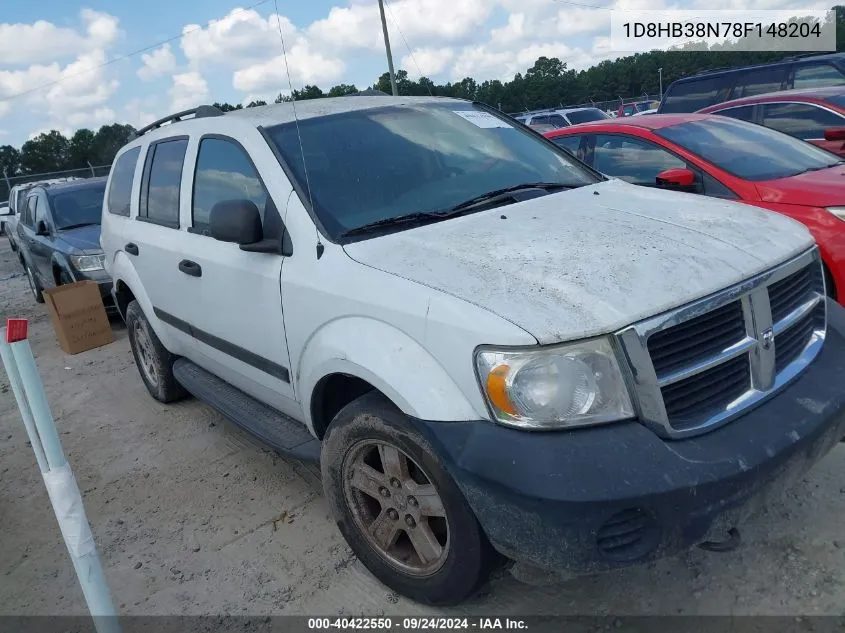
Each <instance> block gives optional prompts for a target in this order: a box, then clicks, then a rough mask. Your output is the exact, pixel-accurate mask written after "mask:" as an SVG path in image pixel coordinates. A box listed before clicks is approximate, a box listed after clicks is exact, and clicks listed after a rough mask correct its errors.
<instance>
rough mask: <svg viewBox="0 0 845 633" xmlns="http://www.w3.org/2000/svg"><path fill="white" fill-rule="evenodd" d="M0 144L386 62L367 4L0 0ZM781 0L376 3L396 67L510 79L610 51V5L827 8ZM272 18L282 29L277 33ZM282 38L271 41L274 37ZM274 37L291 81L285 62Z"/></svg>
mask: <svg viewBox="0 0 845 633" xmlns="http://www.w3.org/2000/svg"><path fill="white" fill-rule="evenodd" d="M2 4H3V5H4V6H3V8H2V11H0V145H4V144H11V145H14V146H16V147H20V145H22V144H23V143H24V142H25V141H27V140H28V139H30V138H32V137H34V136H36V135H37V134H39V133H41V132H44V131H49V130H51V129H56V130H59V131H61V132H62V133H64V134H66V135H68V136H69V135H71V134H72V133H73V131H74V130H76V129H78V128H80V127H88V128H92V129H97V128H99V126H101V125H103V124H109V123H114V122H119V123H129V124H131V125H134V126H136V127H138V126H141V125H144V124H146V123H149V122H151V121H153V120H155V119H156V118H160V117H162V116H166V115H167V114H170V113H172V112H175V111H178V110H182V109H187V108H191V107H194V106H196V105H199V104H202V103H212V102H215V101H220V102H224V101H227V102H229V103H244V104H245V103H248V102H249V101H252V100H254V99H264V100H267V101H271V100H272V99H274V98H275V97H276V95H278V94H279V93H280V92H283V93H288V92H289V91H290V85H291V84H292V85H293V87H294V88H301V87H302V86H304V85H305V84H317V85H319V86H320V87H322V88H323V89H328V88H330V87H331V86H333V85H336V84H339V83H352V84H355V85H357V86H358V87H359V88H362V87H366V86H369V85H372V83H373V82H374V81H375V80H376V79H377V78H378V76H379V75H380V74H381V73H383V72H385V71H386V70H387V66H386V61H385V55H384V42H383V38H382V32H381V24H380V21H379V13H378V4H377V1H376V0H307V1H303V0H263V2H259V0H245V1H244V2H242V3H241V4H237V3H233V2H232V1H231V0H205V1H204V2H202V3H199V2H180V1H179V0H142V1H138V2H136V1H133V2H129V1H128V0H88V1H84V2H81V3H79V2H76V1H75V0H38V1H37V2H26V1H24V0H21V1H17V0H3V1H2ZM832 4H833V3H832V2H824V1H822V2H814V1H812V0H809V1H804V2H793V1H792V0H674V1H673V0H571V1H570V0H386V6H387V19H388V27H389V29H390V40H391V45H392V48H393V55H394V59H395V63H396V67H397V68H404V69H406V70H407V71H408V73H409V75H410V76H411V77H412V78H415V77H418V76H420V74H422V75H425V76H428V77H431V78H432V79H434V80H435V81H436V82H445V81H450V80H452V81H455V80H460V79H462V78H464V77H467V76H471V77H473V78H474V79H476V80H478V81H483V80H485V79H501V80H510V79H512V78H513V75H514V74H515V73H516V72H524V71H525V70H526V69H527V68H528V67H529V66H530V65H531V64H533V62H534V61H535V60H536V59H537V57H539V56H541V55H546V56H550V57H551V56H554V57H558V58H560V59H562V60H564V61H566V62H567V64H568V66H569V67H570V68H575V69H582V68H586V67H589V66H591V65H593V64H595V63H597V62H599V61H601V60H603V59H609V58H611V59H612V58H614V57H618V56H619V55H620V53H614V52H612V51H611V50H610V47H609V41H610V37H609V36H610V31H609V29H610V26H609V25H610V9H611V8H612V9H616V10H625V11H629V12H631V13H632V15H635V14H636V12H637V10H644V9H663V8H674V9H705V8H706V9H720V8H724V9H752V8H753V9H769V8H771V9H775V8H792V7H801V8H828V7H829V6H832ZM280 27H281V34H280ZM282 36H283V38H282ZM282 39H284V43H285V46H286V49H287V62H288V67H289V68H290V81H291V83H289V82H288V75H287V74H286V72H285V63H284V57H283V56H282Z"/></svg>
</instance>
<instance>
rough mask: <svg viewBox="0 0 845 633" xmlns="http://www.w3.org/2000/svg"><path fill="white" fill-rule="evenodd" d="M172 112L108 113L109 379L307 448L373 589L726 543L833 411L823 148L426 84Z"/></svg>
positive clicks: (598, 565) (473, 583) (834, 277)
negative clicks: (524, 107) (132, 364)
mask: <svg viewBox="0 0 845 633" xmlns="http://www.w3.org/2000/svg"><path fill="white" fill-rule="evenodd" d="M190 114H191V113H184V112H183V113H179V114H178V115H174V116H173V117H168V118H166V119H162V120H160V121H157V122H155V123H153V124H151V125H150V126H148V127H147V128H145V129H142V130H139V134H138V136H137V138H136V139H134V140H133V141H132V142H130V143H129V144H128V145H126V146H125V147H124V148H122V149H121V150H120V151H119V152H118V154H117V157H116V158H115V162H114V165H113V168H112V171H111V174H110V176H109V179H108V184H107V185H106V188H105V195H104V201H103V211H102V236H101V240H100V241H101V243H102V246H103V251H104V253H103V260H104V262H103V263H104V266H105V269H106V271H107V272H108V274H109V275H110V277H111V279H112V280H113V286H112V294H113V297H114V302H115V305H116V306H117V308H118V310H119V312H120V313H121V315H122V316H123V318H124V319H125V321H126V323H127V331H128V338H129V342H130V345H131V348H132V352H133V354H134V357H135V361H136V364H137V366H138V370H139V375H140V379H141V380H142V382H143V383H144V385H145V386H146V388H147V390H148V391H149V393H150V395H151V396H152V397H153V398H155V399H157V400H159V401H161V402H172V401H175V400H177V399H179V398H181V397H183V396H185V395H186V394H188V393H190V394H193V395H194V396H196V397H198V398H200V399H202V400H204V401H206V402H207V403H209V404H210V405H211V406H213V407H215V408H217V409H218V410H219V411H221V412H222V413H223V414H224V415H225V416H227V417H228V418H229V419H230V420H232V421H233V422H235V423H236V424H238V425H240V426H242V427H244V428H245V429H247V430H248V431H250V432H251V433H253V434H255V435H256V436H258V437H259V438H261V439H262V440H263V441H265V442H266V443H268V444H269V445H270V446H272V447H273V448H275V449H276V450H278V451H280V452H282V453H284V454H288V455H291V456H294V457H297V458H300V459H313V460H319V462H320V465H321V469H322V473H323V486H324V490H325V493H326V498H327V501H328V505H329V507H330V508H331V511H332V514H333V517H334V520H335V521H336V522H337V524H338V527H339V528H340V530H341V532H342V534H343V536H344V537H345V538H346V540H347V541H348V543H349V544H350V546H351V548H352V549H353V551H354V552H355V554H356V555H357V556H358V558H359V559H360V560H361V561H362V562H363V564H364V565H365V566H366V567H367V568H369V569H370V570H371V571H372V572H373V574H375V575H376V577H378V578H379V579H380V580H381V581H382V582H384V583H385V584H386V585H388V586H389V587H390V588H392V589H393V590H395V591H398V592H400V593H402V594H404V595H406V596H409V597H411V598H412V599H414V600H417V601H420V602H426V603H432V604H455V603H458V602H461V601H463V600H464V599H466V598H467V597H468V596H470V595H472V594H473V593H474V592H475V591H476V590H477V589H478V588H479V587H480V586H481V585H482V584H483V583H484V582H485V580H486V579H487V577H488V576H489V574H490V573H491V571H492V570H493V569H494V568H495V567H496V566H497V565H499V564H500V563H501V562H502V561H503V560H510V561H515V562H516V564H518V565H524V566H528V567H543V568H552V569H555V570H568V571H571V572H573V573H594V572H598V571H603V570H610V569H615V568H618V567H624V566H627V565H631V564H636V563H644V562H648V561H652V560H655V559H657V558H660V557H663V556H667V555H673V554H676V553H678V552H681V551H683V550H684V549H686V548H688V547H691V546H693V545H695V544H702V543H704V544H705V545H707V546H710V547H712V548H721V549H726V548H730V547H733V546H735V539H736V531H735V530H734V529H729V528H734V527H735V526H736V525H738V524H739V523H740V522H741V520H742V519H743V518H744V517H745V516H746V514H747V513H748V512H750V511H751V510H752V509H753V508H754V507H755V506H756V505H757V504H759V502H760V500H761V499H762V498H764V496H765V494H764V493H767V492H769V491H771V490H773V489H779V488H782V487H784V486H785V485H786V484H787V483H789V482H790V481H791V480H793V479H795V478H796V477H798V476H800V475H801V474H802V473H803V472H804V471H805V470H806V469H807V468H809V467H810V466H811V465H812V464H813V463H814V462H815V461H816V460H818V459H819V458H820V457H821V456H823V455H824V454H826V453H827V452H828V451H829V450H830V449H831V448H832V447H833V446H834V445H835V444H836V442H838V441H839V439H840V438H842V437H843V435H845V392H843V390H842V388H841V385H842V384H843V380H845V363H843V362H842V359H843V355H845V309H843V308H842V307H840V306H839V305H837V304H836V303H835V302H834V301H833V300H832V299H831V298H830V297H828V296H826V294H835V293H836V292H837V289H838V288H845V286H842V283H843V282H845V277H843V264H844V263H843V261H842V257H841V252H842V249H841V247H840V246H839V245H838V243H835V240H836V239H838V237H837V236H838V234H839V232H840V229H839V226H840V224H842V220H841V219H840V217H841V216H840V215H837V214H838V213H839V211H838V207H837V206H836V205H838V204H845V200H842V201H840V198H839V197H838V196H839V193H838V191H839V189H841V185H838V184H837V183H838V182H839V178H840V177H841V173H840V172H841V171H842V168H841V167H839V166H838V165H839V161H838V158H837V157H835V156H833V155H832V154H830V153H828V152H826V151H824V150H822V149H819V148H816V147H813V146H811V145H809V144H806V143H804V142H803V141H799V140H796V139H793V138H791V137H789V136H786V135H784V134H781V133H779V132H775V131H771V130H767V129H766V128H763V127H760V126H756V125H754V124H751V123H746V122H743V121H737V120H731V119H730V118H726V117H718V116H712V115H710V116H708V115H684V116H673V117H670V116H660V115H653V116H639V117H625V118H624V120H623V119H619V118H617V119H616V120H614V121H610V120H608V118H607V117H606V116H604V113H602V116H601V117H600V118H599V120H597V121H594V122H591V123H582V124H578V125H568V126H567V127H566V128H564V129H560V130H556V131H551V132H549V131H547V132H546V133H547V134H548V135H549V136H550V137H551V138H549V139H546V138H543V137H542V136H541V135H540V134H537V133H536V132H534V131H532V130H529V129H528V128H527V127H526V125H521V124H517V123H515V122H514V121H513V119H511V118H509V117H508V116H506V115H503V114H502V113H500V112H498V111H496V110H494V109H491V108H487V107H485V106H483V105H480V104H476V103H470V102H466V101H461V100H456V99H446V98H426V97H408V98H397V97H387V96H384V97H367V96H359V97H356V98H354V99H350V98H336V99H323V100H320V101H305V102H301V103H299V104H298V105H297V107H296V109H294V108H293V107H292V105H291V104H288V103H282V104H274V105H270V106H264V107H257V108H249V109H246V110H240V111H235V112H230V113H227V114H225V115H224V114H223V113H222V112H220V111H219V110H217V109H216V108H213V107H201V108H197V109H196V110H194V111H192V114H193V115H194V117H193V118H188V117H189V115H190ZM532 116H533V115H532ZM542 116H551V115H549V114H546V115H542ZM561 116H563V115H561ZM566 116H567V117H568V116H570V115H569V114H566ZM525 123H527V125H531V124H532V123H533V124H535V125H538V124H542V125H551V123H549V122H542V123H538V122H537V121H535V120H533V119H529V120H528V121H526V122H525ZM567 123H571V121H569V120H568V121H567ZM556 143H561V144H563V145H565V146H566V147H567V150H564V148H563V147H561V146H560V145H557V144H556ZM570 152H571V153H570ZM384 156H389V157H390V160H383V159H382V157H384ZM575 156H577V157H578V158H576V157H575ZM614 172H616V174H614ZM605 173H606V174H608V175H609V176H614V175H616V176H617V177H615V178H609V177H607V176H606V175H604V174H605ZM626 180H627V181H628V182H626ZM641 184H642V185H648V186H638V185H641ZM814 187H815V188H816V189H813V188H814ZM810 190H812V191H810ZM808 191H809V192H808ZM813 192H823V195H822V193H813ZM44 195H45V196H49V189H46V190H45V191H44ZM813 196H817V197H813ZM825 196H826V197H825ZM748 203H750V204H748ZM792 207H795V208H792ZM50 208H51V209H52V206H51V207H50ZM37 209H38V207H37V206H36V207H35V210H36V211H37ZM772 209H773V210H775V211H778V213H772V212H770V210H772ZM789 216H791V217H795V218H800V219H801V221H802V222H803V223H804V224H805V225H802V224H801V223H799V222H796V221H794V220H793V219H791V218H790V217H789ZM808 218H812V219H813V221H812V222H811V221H809V219H808ZM54 224H55V222H54ZM34 226H35V229H36V232H37V229H38V223H37V222H36V223H35V225H34ZM806 226H809V227H810V230H808V229H807V228H806ZM843 226H845V225H843ZM811 231H813V234H815V235H816V238H817V240H818V242H819V243H820V244H821V249H820V248H819V246H817V245H816V241H817V240H814V238H813V234H811ZM826 280H827V283H826Z"/></svg>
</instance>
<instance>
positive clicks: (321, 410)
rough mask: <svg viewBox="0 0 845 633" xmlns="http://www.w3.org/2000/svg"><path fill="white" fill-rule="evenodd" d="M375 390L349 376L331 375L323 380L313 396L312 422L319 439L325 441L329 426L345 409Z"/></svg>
mask: <svg viewBox="0 0 845 633" xmlns="http://www.w3.org/2000/svg"><path fill="white" fill-rule="evenodd" d="M375 390H376V388H375V387H373V386H372V385H371V384H370V383H368V382H367V381H366V380H362V379H360V378H357V377H355V376H350V375H349V374H331V375H329V376H325V377H324V378H322V379H321V380H320V382H318V383H317V386H316V387H315V388H314V393H313V395H312V396H311V420H312V421H313V423H314V433H315V434H316V435H317V437H318V438H320V439H321V440H322V439H323V436H324V435H325V433H326V429H327V428H329V424H331V422H332V420H334V417H335V416H336V415H337V414H338V412H339V411H340V410H341V409H342V408H343V407H345V406H346V405H347V404H349V403H350V402H352V401H353V400H355V399H356V398H358V397H360V396H363V395H364V394H365V393H369V392H370V391H375Z"/></svg>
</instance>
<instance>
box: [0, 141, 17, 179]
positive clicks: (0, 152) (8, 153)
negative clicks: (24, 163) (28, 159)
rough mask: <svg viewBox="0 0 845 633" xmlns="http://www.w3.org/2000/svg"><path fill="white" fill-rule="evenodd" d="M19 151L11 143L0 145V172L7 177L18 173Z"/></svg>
mask: <svg viewBox="0 0 845 633" xmlns="http://www.w3.org/2000/svg"><path fill="white" fill-rule="evenodd" d="M20 170H21V153H20V152H19V151H18V149H17V148H15V147H12V146H11V145H0V174H2V173H4V172H5V173H6V174H8V175H9V177H12V176H14V175H15V174H18V173H20Z"/></svg>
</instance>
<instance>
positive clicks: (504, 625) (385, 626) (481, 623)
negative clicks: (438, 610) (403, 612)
mask: <svg viewBox="0 0 845 633" xmlns="http://www.w3.org/2000/svg"><path fill="white" fill-rule="evenodd" d="M308 628H309V629H311V630H316V631H327V630H343V629H348V630H362V629H363V630H366V629H369V630H375V631H380V630H381V631H387V630H394V631H423V630H430V631H433V630H441V631H447V630H464V631H472V630H477V631H487V630H496V629H501V630H505V629H508V630H526V629H527V628H528V625H527V624H526V623H525V620H521V619H518V618H484V617H479V618H436V617H430V618H427V617H402V618H392V617H390V616H385V617H376V618H363V617H362V618H330V617H329V618H308Z"/></svg>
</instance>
